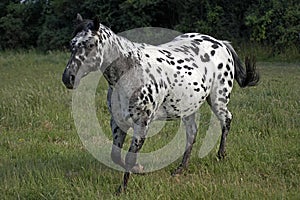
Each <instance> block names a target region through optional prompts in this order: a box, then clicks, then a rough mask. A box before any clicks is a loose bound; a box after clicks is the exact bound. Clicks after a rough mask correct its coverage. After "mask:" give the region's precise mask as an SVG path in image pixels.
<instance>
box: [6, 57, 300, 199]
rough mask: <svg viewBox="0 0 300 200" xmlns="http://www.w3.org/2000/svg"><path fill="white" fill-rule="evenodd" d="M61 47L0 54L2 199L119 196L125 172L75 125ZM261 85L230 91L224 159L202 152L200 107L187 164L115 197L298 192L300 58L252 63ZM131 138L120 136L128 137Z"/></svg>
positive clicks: (101, 97) (165, 137)
mask: <svg viewBox="0 0 300 200" xmlns="http://www.w3.org/2000/svg"><path fill="white" fill-rule="evenodd" d="M67 60H68V55H67V54H66V53H60V52H53V53H48V54H40V53H38V52H35V51H31V52H26V53H25V52H19V53H15V52H2V53H1V54H0V86H1V87H0V199H118V198H117V197H115V196H114V192H115V189H116V188H117V187H118V185H119V184H120V183H121V179H122V173H121V172H117V171H114V170H112V169H110V168H108V167H106V166H105V165H103V164H101V163H100V162H98V161H97V160H96V159H95V158H93V156H91V155H90V154H89V152H87V151H86V149H85V147H84V145H83V144H82V143H81V141H80V139H79V137H78V135H77V133H76V129H75V126H74V122H73V118H72V111H71V104H72V92H70V91H68V90H66V89H65V87H64V85H63V84H62V83H61V74H62V72H63V69H64V67H65V63H66V62H67ZM258 67H259V70H260V73H261V83H260V84H259V85H258V86H257V87H254V88H246V89H240V88H239V87H238V85H237V84H236V85H235V87H234V91H233V93H232V95H231V101H230V106H229V108H230V110H231V112H232V113H233V116H234V118H233V122H232V128H231V131H230V135H229V137H228V150H227V153H228V157H227V158H226V159H225V160H224V161H221V162H220V161H218V160H217V159H216V150H217V147H216V148H215V149H214V151H212V152H211V153H210V154H209V155H208V156H206V157H204V158H202V159H200V158H199V157H198V151H199V149H200V146H201V144H202V142H203V138H204V134H205V132H206V130H207V127H208V124H209V117H210V111H209V108H208V106H207V105H204V106H203V107H202V108H201V120H200V122H199V133H198V140H197V143H196V144H195V147H194V149H193V152H192V158H191V162H190V167H189V170H188V171H186V172H185V173H184V174H183V175H181V176H179V177H171V176H170V172H171V170H172V169H174V168H175V167H176V166H177V165H178V164H179V162H180V161H179V160H178V161H176V162H175V163H173V164H171V165H170V166H168V167H166V168H164V169H162V170H159V171H156V172H153V173H149V174H146V175H144V176H138V175H134V176H132V178H131V179H130V182H129V188H128V192H127V194H124V195H122V196H121V198H122V199H299V198H300V196H299V185H300V146H299V141H300V135H299V132H300V114H299V108H300V106H299V104H300V101H299V100H300V94H299V89H298V88H299V82H300V66H299V63H295V64H292V63H289V64H282V63H262V62H260V63H258ZM106 86H107V85H106V83H105V82H104V81H103V80H101V82H100V84H99V87H98V89H97V93H96V99H95V102H96V107H97V110H98V113H97V114H98V118H99V121H100V123H101V125H102V126H103V128H104V130H105V131H106V132H107V135H110V133H109V115H108V110H107V108H106V106H105V104H106V90H105V88H106ZM178 123H179V122H170V123H167V125H166V126H165V127H164V128H163V129H162V131H161V133H160V134H157V135H155V136H153V137H151V138H149V140H146V143H145V145H144V147H143V151H144V152H149V151H153V150H156V149H159V148H160V147H162V146H164V145H165V144H166V143H167V142H168V141H170V140H171V139H172V137H173V136H174V132H175V130H176V127H177V126H178ZM128 140H129V138H128V139H127V143H128V142H129V141H128Z"/></svg>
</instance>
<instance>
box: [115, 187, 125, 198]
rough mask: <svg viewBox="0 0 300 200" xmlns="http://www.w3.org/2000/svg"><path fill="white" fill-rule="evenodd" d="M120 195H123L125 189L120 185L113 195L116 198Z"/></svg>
mask: <svg viewBox="0 0 300 200" xmlns="http://www.w3.org/2000/svg"><path fill="white" fill-rule="evenodd" d="M122 193H125V189H124V188H123V187H122V185H120V187H118V189H117V191H116V193H115V194H116V196H120V195H121V194H122Z"/></svg>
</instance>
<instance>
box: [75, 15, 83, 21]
mask: <svg viewBox="0 0 300 200" xmlns="http://www.w3.org/2000/svg"><path fill="white" fill-rule="evenodd" d="M76 22H77V24H80V23H81V22H83V18H82V16H81V15H80V14H79V13H77V18H76Z"/></svg>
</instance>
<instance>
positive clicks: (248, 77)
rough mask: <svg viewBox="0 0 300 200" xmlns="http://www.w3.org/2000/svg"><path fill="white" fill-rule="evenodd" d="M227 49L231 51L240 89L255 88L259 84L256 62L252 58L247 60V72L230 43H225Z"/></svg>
mask: <svg viewBox="0 0 300 200" xmlns="http://www.w3.org/2000/svg"><path fill="white" fill-rule="evenodd" d="M224 44H225V45H226V47H227V48H228V49H229V50H230V52H231V53H232V55H233V60H234V74H235V75H234V76H235V77H234V78H235V80H236V81H237V82H238V84H239V86H240V87H242V88H243V87H247V86H255V85H257V83H258V82H259V74H258V72H257V70H256V60H255V58H254V57H253V56H252V57H246V58H245V66H246V70H245V68H244V67H243V63H242V61H241V60H240V58H239V57H238V55H237V53H236V52H235V50H234V49H233V47H232V46H231V45H230V44H229V42H224Z"/></svg>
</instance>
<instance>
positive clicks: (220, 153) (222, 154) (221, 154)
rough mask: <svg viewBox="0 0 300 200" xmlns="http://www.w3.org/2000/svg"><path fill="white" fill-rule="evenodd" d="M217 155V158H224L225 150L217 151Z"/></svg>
mask: <svg viewBox="0 0 300 200" xmlns="http://www.w3.org/2000/svg"><path fill="white" fill-rule="evenodd" d="M217 156H218V159H219V160H224V159H225V157H226V152H225V151H222V152H221V151H219V152H218V155H217Z"/></svg>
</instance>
